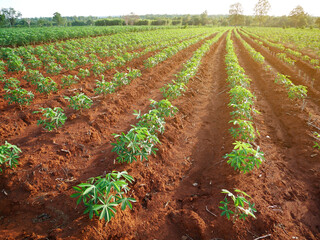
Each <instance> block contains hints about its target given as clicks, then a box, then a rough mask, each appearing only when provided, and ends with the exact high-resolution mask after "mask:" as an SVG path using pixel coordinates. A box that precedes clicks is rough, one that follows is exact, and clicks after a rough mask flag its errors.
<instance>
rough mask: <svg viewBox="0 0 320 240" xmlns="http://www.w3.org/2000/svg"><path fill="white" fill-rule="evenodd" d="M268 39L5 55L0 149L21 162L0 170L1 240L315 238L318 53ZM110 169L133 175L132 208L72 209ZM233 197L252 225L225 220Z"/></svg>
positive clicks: (78, 43)
mask: <svg viewBox="0 0 320 240" xmlns="http://www.w3.org/2000/svg"><path fill="white" fill-rule="evenodd" d="M263 30H264V29H263V28H261V29H258V28H256V29H255V28H222V27H219V28H218V27H216V28H212V27H203V28H186V29H180V28H170V29H156V28H152V29H144V30H143V29H141V31H127V32H122V31H119V32H116V33H113V34H109V32H108V31H106V33H108V34H104V36H97V35H100V34H92V35H91V36H87V37H83V36H81V35H77V37H78V36H81V38H77V39H72V38H71V39H69V37H68V40H66V41H56V42H54V41H52V42H50V41H49V42H48V41H46V42H47V43H43V44H42V43H40V42H36V45H26V46H20V47H15V48H13V47H2V48H1V50H0V57H1V59H0V78H1V82H0V122H1V125H0V144H1V145H4V144H5V142H8V143H10V144H14V145H16V146H17V147H18V148H19V149H21V153H20V154H19V156H20V157H19V158H18V159H17V161H18V164H17V166H16V167H13V168H10V167H8V165H7V166H5V164H2V165H0V167H1V169H2V170H3V172H2V173H0V195H1V198H0V239H224V240H227V239H239V240H240V239H260V237H263V239H312V240H315V239H320V205H319V198H320V181H319V179H320V152H319V151H320V146H319V144H320V135H317V134H316V133H320V84H319V80H320V65H319V60H320V58H319V52H318V51H319V49H316V48H314V47H313V46H316V44H310V47H309V48H307V46H302V45H301V44H302V43H301V44H300V42H299V44H300V45H299V46H298V45H294V44H293V43H292V42H295V41H292V40H290V39H294V38H290V37H288V35H286V34H288V32H286V30H283V31H284V34H283V36H284V37H283V38H280V37H277V36H278V35H279V36H281V31H282V29H277V30H275V29H271V28H270V29H265V32H263ZM292 31H293V30H292ZM275 32H277V34H278V35H275ZM285 33H286V34H285ZM292 34H294V33H292ZM297 34H298V35H299V36H302V35H303V34H304V31H302V30H299V32H298V33H297ZM306 34H307V36H308V34H309V33H306ZM285 36H287V37H285ZM62 39H63V38H62ZM286 39H289V40H290V41H289V40H288V41H287V40H286ZM301 39H305V38H302V37H301ZM310 41H311V40H310ZM302 42H303V41H302ZM318 44H319V42H318ZM6 45H12V44H6ZM19 45H20V44H19ZM79 94H82V97H83V96H85V97H87V98H82V101H83V102H82V104H83V105H76V104H75V97H76V96H78V97H79ZM151 99H152V100H154V101H150V100H151ZM164 99H167V101H164ZM72 103H73V105H72ZM160 103H161V104H163V106H165V107H164V108H161V105H160ZM57 107H59V108H61V112H60V113H61V114H60V115H59V117H60V118H59V119H58V122H51V123H48V122H46V121H45V116H44V115H43V113H44V112H45V111H49V110H48V109H49V108H50V109H51V110H54V108H57ZM51 113H52V112H51ZM40 119H42V121H40V122H39V120H40ZM55 120H57V115H56V118H55ZM45 127H46V129H45ZM139 134H140V135H139ZM132 136H134V137H135V138H133V137H132ZM139 137H140V138H142V140H140V142H139V141H138V140H137V139H138V138H139ZM125 141H127V142H125ZM317 144H318V145H317ZM132 146H134V147H132ZM237 146H238V147H239V146H240V150H239V148H237ZM317 146H318V147H317ZM241 147H243V148H245V151H242V152H241ZM153 153H154V154H153ZM1 154H3V152H0V157H2V155H1ZM237 154H239V155H237ZM241 154H242V155H241ZM240 155H241V156H240ZM241 157H242V158H241ZM140 159H141V160H142V161H140ZM0 160H1V158H0ZM13 165H15V164H13ZM112 171H119V172H122V171H126V172H127V174H129V175H130V176H132V177H133V178H134V180H133V179H131V178H130V177H128V176H127V177H126V178H125V180H127V181H128V183H129V184H128V186H127V185H126V184H125V183H124V182H123V181H122V182H121V181H119V182H116V183H114V184H119V186H121V189H122V190H123V191H125V193H126V194H123V193H120V194H118V195H117V196H120V197H119V199H120V200H119V201H121V206H124V207H126V205H127V206H128V207H127V208H126V209H125V210H123V211H122V210H120V206H114V205H112V204H111V205H107V204H105V205H104V206H108V207H107V208H106V209H107V210H105V212H104V210H101V209H105V208H102V207H99V206H98V205H97V204H98V203H100V202H103V201H105V200H103V199H102V197H100V199H99V201H97V202H98V203H97V202H95V203H96V205H95V206H94V207H93V209H92V208H91V209H90V207H88V206H89V205H90V204H89V205H87V206H84V204H83V202H82V201H80V200H81V199H80V200H79V204H77V199H79V196H84V195H85V194H84V192H86V194H88V193H89V194H90V193H92V196H93V195H94V193H93V190H90V189H89V188H90V187H92V186H93V185H91V184H93V181H91V182H90V183H87V185H81V183H82V184H83V183H85V182H86V181H87V180H88V179H89V178H94V177H98V176H103V177H104V176H106V174H109V173H111V172H112ZM118 180H119V179H118ZM125 180H124V181H125ZM79 184H80V185H79ZM121 184H123V185H121ZM76 186H80V187H78V188H74V187H76ZM81 186H82V187H81ZM129 188H130V190H129ZM77 189H78V190H77ZM85 189H87V191H85ZM92 189H93V188H92ZM223 189H227V190H229V191H231V192H234V189H240V190H241V191H244V192H245V193H247V194H248V195H250V196H251V198H250V199H249V200H250V203H254V206H253V207H252V205H249V206H250V208H249V210H248V211H249V213H248V211H247V212H245V213H246V215H245V220H242V219H236V218H234V219H233V220H234V221H233V220H232V219H230V220H228V219H227V217H226V216H221V213H222V210H221V208H219V206H221V201H224V199H225V197H226V194H225V193H221V192H222V191H223ZM77 191H78V192H81V191H82V194H83V195H81V194H78V195H77V194H76V193H77ZM112 191H113V193H115V192H121V191H118V190H117V188H116V187H115V185H113V190H112ZM122 194H123V195H126V197H127V198H123V196H122ZM71 195H73V198H71V197H70V196H71ZM109 200H110V199H108V201H109ZM110 201H112V200H110ZM87 203H88V202H87ZM112 203H115V202H112ZM131 205H132V210H131V209H129V208H130V207H131ZM97 206H98V207H97ZM113 207H114V208H113ZM251 207H252V208H251ZM112 209H116V210H117V211H116V213H115V214H114V216H113V213H114V211H113V210H112ZM252 209H256V212H255V211H254V210H252ZM85 210H88V212H89V213H90V212H91V213H92V214H93V215H94V213H95V212H96V213H97V215H100V216H102V217H101V218H104V219H102V220H99V216H93V217H92V219H90V217H89V216H90V214H88V213H86V214H83V213H84V211H85ZM103 214H104V215H103ZM252 214H254V215H255V217H252V216H251V215H252ZM240 216H243V215H240ZM109 219H110V221H109V222H108V221H107V220H109Z"/></svg>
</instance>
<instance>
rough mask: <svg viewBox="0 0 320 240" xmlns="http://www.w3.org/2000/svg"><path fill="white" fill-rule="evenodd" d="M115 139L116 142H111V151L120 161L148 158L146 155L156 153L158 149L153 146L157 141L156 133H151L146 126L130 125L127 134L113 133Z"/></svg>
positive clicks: (130, 161)
mask: <svg viewBox="0 0 320 240" xmlns="http://www.w3.org/2000/svg"><path fill="white" fill-rule="evenodd" d="M113 135H114V136H115V138H116V139H117V142H116V143H111V145H112V146H114V148H113V149H112V152H116V153H117V154H118V157H117V160H118V162H120V163H123V162H126V163H132V162H133V161H137V158H140V160H141V161H143V159H146V160H148V156H149V155H151V154H152V153H153V154H156V151H157V150H158V149H157V148H155V147H154V146H155V145H156V144H157V143H159V142H160V141H159V139H158V137H157V135H156V134H154V133H151V132H150V131H149V129H148V128H146V127H140V126H132V128H131V129H130V130H129V132H128V133H127V134H124V133H121V134H120V135H119V134H113Z"/></svg>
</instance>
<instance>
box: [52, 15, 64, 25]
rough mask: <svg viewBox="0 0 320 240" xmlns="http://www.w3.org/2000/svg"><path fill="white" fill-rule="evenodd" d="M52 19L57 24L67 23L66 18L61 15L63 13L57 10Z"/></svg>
mask: <svg viewBox="0 0 320 240" xmlns="http://www.w3.org/2000/svg"><path fill="white" fill-rule="evenodd" d="M52 20H53V21H54V22H55V23H56V24H57V26H62V25H64V23H65V20H64V19H63V18H62V17H61V14H60V13H58V12H55V13H54V14H53V18H52Z"/></svg>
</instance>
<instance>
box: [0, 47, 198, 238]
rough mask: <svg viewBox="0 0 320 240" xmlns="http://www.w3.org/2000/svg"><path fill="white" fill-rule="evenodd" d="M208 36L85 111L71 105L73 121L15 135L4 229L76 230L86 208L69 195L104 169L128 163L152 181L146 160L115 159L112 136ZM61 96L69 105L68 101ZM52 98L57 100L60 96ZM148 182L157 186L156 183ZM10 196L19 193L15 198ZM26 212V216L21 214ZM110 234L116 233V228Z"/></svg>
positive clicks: (85, 224) (130, 121)
mask: <svg viewBox="0 0 320 240" xmlns="http://www.w3.org/2000/svg"><path fill="white" fill-rule="evenodd" d="M203 42H204V41H201V42H199V43H197V44H194V45H192V46H191V47H188V48H187V49H185V50H182V51H180V52H179V53H178V54H176V55H175V56H173V57H172V58H170V59H168V60H166V61H164V62H163V63H160V64H159V65H158V66H157V67H155V68H153V69H150V70H143V72H142V77H141V78H139V79H136V80H134V81H133V82H132V83H131V84H130V85H128V86H124V87H123V88H121V89H120V90H119V91H118V92H117V93H115V94H112V95H109V96H107V97H105V98H103V99H101V100H100V102H98V103H95V104H96V106H94V107H93V108H92V109H89V110H87V111H84V112H83V113H82V114H78V113H75V112H73V111H71V110H68V117H69V121H67V123H66V124H65V125H64V126H63V127H62V128H60V129H58V131H56V132H50V133H49V132H46V131H44V130H41V128H40V127H37V126H36V125H35V124H34V123H33V124H31V125H30V126H28V127H27V128H26V129H25V131H24V132H23V133H22V134H21V135H19V136H15V137H12V139H11V140H12V142H13V143H14V144H18V145H19V147H21V149H22V151H23V155H22V157H21V158H20V162H21V166H20V168H19V169H17V171H15V172H13V173H12V174H5V175H4V176H3V178H2V179H1V183H0V185H1V187H2V188H3V189H5V191H6V193H8V195H7V196H6V198H4V199H2V200H1V204H0V205H1V207H0V212H1V213H2V214H3V215H4V218H3V220H2V223H1V225H2V226H3V232H7V231H10V232H11V234H13V235H14V234H18V233H19V234H21V235H15V236H24V237H25V236H28V234H32V233H33V234H34V235H36V236H46V235H48V234H49V235H50V234H53V235H55V234H57V232H59V231H60V230H59V229H61V228H64V231H63V233H62V234H63V236H64V237H65V236H68V235H69V234H71V235H74V234H77V233H78V231H76V232H75V230H74V229H78V228H79V220H80V219H83V217H82V211H83V209H82V208H81V207H80V208H77V210H74V207H75V201H74V200H73V199H70V197H69V195H70V194H71V193H72V192H73V191H72V189H71V187H72V186H74V185H76V184H77V183H80V181H84V180H86V179H87V178H89V177H92V176H98V175H100V174H103V173H104V172H105V171H111V170H114V169H118V170H121V169H123V168H126V170H127V171H129V172H131V171H133V170H134V171H135V174H133V175H137V176H140V178H146V180H142V181H141V182H144V181H151V180H152V176H145V175H144V174H143V171H144V172H146V171H145V169H144V168H145V165H144V164H141V163H137V165H138V166H140V167H137V169H140V170H136V169H135V164H133V165H132V166H129V165H128V166H121V165H114V164H113V163H114V158H115V154H113V153H111V149H112V148H111V145H110V142H112V141H114V139H113V137H112V136H111V134H112V133H119V132H121V131H126V130H127V129H128V128H130V124H133V123H135V120H134V116H133V115H132V113H133V109H138V110H142V111H145V110H146V109H147V108H148V106H149V99H150V98H152V99H156V100H159V99H160V98H161V93H160V91H159V88H160V87H162V86H163V85H164V84H165V83H167V82H169V81H170V80H171V79H172V78H173V77H174V76H173V75H174V74H175V73H177V72H178V71H179V70H180V69H181V67H182V63H184V62H185V61H186V60H188V59H189V58H190V57H191V56H192V54H193V52H194V51H195V50H196V49H197V48H198V47H200V46H201V44H202V43H203ZM142 64H143V62H142V60H140V61H139V62H135V63H133V65H134V66H133V67H139V66H140V67H141V66H142ZM58 102H59V104H60V105H62V106H63V107H64V108H66V106H67V104H66V102H63V101H58ZM47 104H48V105H49V106H51V105H53V106H55V104H57V102H56V101H55V102H48V103H47ZM159 155H160V156H161V154H159ZM136 171H138V172H136ZM140 171H141V173H140ZM163 171H164V169H163ZM44 180H45V181H44ZM149 187H150V188H152V185H151V186H149ZM138 190H139V188H138V189H137V190H136V192H135V195H136V196H135V197H136V198H137V199H138V200H139V201H140V202H143V199H144V197H145V194H146V192H145V190H144V189H143V188H141V189H140V192H141V193H140V192H139V191H138ZM140 195H141V196H140ZM11 196H12V197H13V196H15V199H12V197H11ZM12 201H14V202H15V204H14V206H13V205H11V203H12ZM12 211H15V212H16V214H13V212H12ZM43 213H45V216H48V218H47V219H49V218H50V219H51V220H50V221H49V220H48V221H46V220H47V219H45V220H43V221H42V220H41V224H39V223H38V222H37V217H39V216H41V214H43ZM22 215H23V216H26V217H24V218H22V217H21V216H22ZM119 215H120V214H119ZM19 216H20V217H19ZM79 216H81V217H79ZM121 217H123V216H119V221H121ZM18 219H20V220H21V221H19V220H18ZM78 219H79V220H78ZM84 219H85V220H84V221H81V224H80V225H81V226H82V227H80V229H82V228H83V229H86V228H87V227H88V226H91V224H90V221H89V220H88V219H87V216H86V217H85V218H84ZM35 221H36V223H35ZM52 221H54V223H52ZM115 222H117V221H115ZM129 222H130V221H128V224H129ZM99 224H100V223H98V225H99ZM65 228H66V229H65ZM70 229H71V230H70ZM111 229H112V227H111ZM14 232H15V233H14ZM117 232H119V229H117ZM120 232H122V230H121V231H120ZM129 232H130V231H129ZM91 234H92V233H91ZM106 234H108V235H112V231H110V232H109V231H107V233H106Z"/></svg>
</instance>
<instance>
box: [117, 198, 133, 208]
mask: <svg viewBox="0 0 320 240" xmlns="http://www.w3.org/2000/svg"><path fill="white" fill-rule="evenodd" d="M119 202H120V203H121V210H125V209H126V207H127V206H128V207H129V208H130V209H132V203H131V202H137V201H136V200H135V199H134V198H122V199H120V200H119Z"/></svg>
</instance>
